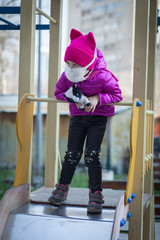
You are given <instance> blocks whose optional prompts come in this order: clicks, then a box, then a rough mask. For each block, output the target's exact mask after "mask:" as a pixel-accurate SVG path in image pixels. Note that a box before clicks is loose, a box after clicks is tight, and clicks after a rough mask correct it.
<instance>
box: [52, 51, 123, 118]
mask: <svg viewBox="0 0 160 240" xmlns="http://www.w3.org/2000/svg"><path fill="white" fill-rule="evenodd" d="M117 82H118V79H117V78H116V77H115V76H114V75H113V73H111V72H110V71H109V70H108V69H107V65H106V63H105V60H104V57H103V55H102V53H101V52H100V51H99V50H98V49H97V61H96V64H95V66H94V69H93V71H92V73H91V74H90V75H89V77H88V78H87V79H85V80H84V81H82V82H78V83H77V86H78V88H79V89H80V90H81V91H82V93H83V94H84V95H85V96H87V97H90V96H93V95H98V96H99V104H98V105H97V106H96V109H95V111H94V112H93V113H92V112H89V113H88V112H85V111H82V110H80V109H78V108H77V106H76V105H75V104H74V103H69V110H70V114H71V115H72V116H79V115H102V116H113V115H114V106H113V105H106V104H108V103H114V102H120V101H122V99H123V98H122V96H121V90H120V88H119V85H118V83H117ZM72 85H73V82H71V81H69V80H68V79H67V77H66V76H65V72H63V73H62V75H61V77H60V79H59V81H58V82H57V84H56V90H55V93H54V95H55V97H56V98H57V99H59V100H63V101H66V102H68V101H67V100H66V98H65V97H64V96H63V95H64V94H65V92H66V91H67V90H68V89H69V88H70V87H71V86H72Z"/></svg>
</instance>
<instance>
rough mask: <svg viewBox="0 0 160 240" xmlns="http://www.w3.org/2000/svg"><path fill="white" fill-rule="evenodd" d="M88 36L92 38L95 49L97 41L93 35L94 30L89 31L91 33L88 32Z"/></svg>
mask: <svg viewBox="0 0 160 240" xmlns="http://www.w3.org/2000/svg"><path fill="white" fill-rule="evenodd" d="M88 37H89V39H90V40H91V43H92V47H93V49H95V48H96V41H95V38H94V36H93V33H92V32H89V33H88Z"/></svg>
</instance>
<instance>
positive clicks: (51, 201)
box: [48, 198, 66, 207]
mask: <svg viewBox="0 0 160 240" xmlns="http://www.w3.org/2000/svg"><path fill="white" fill-rule="evenodd" d="M65 200H66V199H64V200H63V201H62V202H56V201H55V200H54V199H50V198H49V199H48V201H49V202H50V203H52V204H53V205H55V206H58V207H59V206H60V205H62V203H63V202H64V201H65Z"/></svg>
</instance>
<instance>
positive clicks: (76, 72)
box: [65, 50, 96, 83]
mask: <svg viewBox="0 0 160 240" xmlns="http://www.w3.org/2000/svg"><path fill="white" fill-rule="evenodd" d="M95 59H96V50H95V54H94V58H93V60H92V61H91V62H90V63H89V64H88V65H87V66H86V67H77V68H70V67H69V66H68V64H66V67H65V75H66V77H67V78H68V79H69V80H70V81H71V82H74V83H77V82H82V81H84V80H85V79H86V78H87V77H89V75H90V74H91V72H92V70H91V71H90V72H89V73H88V74H87V75H86V76H85V77H84V75H85V71H86V70H87V68H88V67H89V66H91V65H92V63H93V62H94V61H95Z"/></svg>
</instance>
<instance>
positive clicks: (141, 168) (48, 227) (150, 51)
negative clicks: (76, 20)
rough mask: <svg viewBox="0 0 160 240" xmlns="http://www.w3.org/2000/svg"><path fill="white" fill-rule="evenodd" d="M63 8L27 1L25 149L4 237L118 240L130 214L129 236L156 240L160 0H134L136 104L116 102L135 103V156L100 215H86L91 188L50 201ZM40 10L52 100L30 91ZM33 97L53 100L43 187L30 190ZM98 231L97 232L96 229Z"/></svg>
mask: <svg viewBox="0 0 160 240" xmlns="http://www.w3.org/2000/svg"><path fill="white" fill-rule="evenodd" d="M61 7H62V1H59V0H51V14H50V15H51V17H50V16H48V15H46V14H44V12H43V11H41V10H38V9H37V8H36V1H35V0H28V1H25V0H22V1H21V24H20V61H19V62H20V67H19V95H18V96H19V108H18V113H17V124H16V126H17V137H18V141H19V143H20V151H19V158H18V161H17V168H16V176H15V181H14V186H13V188H12V189H10V190H9V191H8V192H7V193H6V194H5V195H4V197H3V198H2V200H1V202H0V221H1V224H0V237H1V239H16V240H18V239H21V238H22V236H23V239H24V240H25V239H43V238H47V239H51V238H52V239H58V238H60V239H63V238H64V237H65V239H90V238H92V239H97V237H98V238H99V239H113V240H114V239H115V240H117V239H118V238H119V233H120V227H121V226H123V225H124V224H125V222H126V221H127V219H129V217H130V216H131V218H130V221H129V239H130V240H133V239H138V240H139V239H140V240H141V239H145V240H147V239H155V233H154V196H153V190H154V189H153V120H154V117H153V116H154V89H155V71H154V68H155V46H156V20H157V19H156V16H157V1H156V0H142V1H138V0H135V33H134V34H135V35H134V36H135V38H134V70H133V102H132V103H117V104H121V105H123V104H124V105H131V106H132V115H131V134H130V146H131V159H130V166H129V173H128V181H127V188H126V191H125V192H124V191H114V190H111V189H104V191H103V195H104V197H105V204H104V209H103V211H102V214H101V215H100V216H99V215H97V216H96V215H87V214H86V208H85V207H86V206H87V203H88V199H87V198H85V197H84V196H88V192H87V191H88V190H87V189H76V188H73V189H72V188H71V190H70V192H69V196H68V200H67V201H66V202H65V204H64V205H63V206H62V207H60V208H59V209H57V208H55V207H53V206H51V205H50V204H49V203H48V200H47V199H48V196H49V195H50V193H51V191H52V189H53V187H54V185H55V183H56V181H57V169H58V156H59V152H58V143H59V112H58V107H59V102H58V101H56V100H55V99H53V91H54V89H55V84H56V82H57V80H58V76H59V70H60V68H59V65H60V64H59V61H60V47H59V43H60V39H61V17H62V16H61ZM36 10H38V11H39V12H40V13H41V14H43V15H45V17H47V18H49V20H50V51H49V82H48V98H47V99H38V98H35V97H34V95H33V94H32V93H33V78H34V77H33V76H34V52H35V51H34V50H35V49H34V48H35V13H36ZM54 19H56V20H54ZM148 26H149V27H148ZM53 43H54V44H53ZM55 59H57V61H55ZM53 63H54V64H53ZM26 93H28V94H26ZM137 98H139V99H140V101H141V102H142V106H141V107H140V108H139V106H137V102H138V101H139V100H138V99H137ZM34 101H47V102H48V109H47V145H46V163H45V186H44V187H42V188H40V189H38V190H36V191H34V192H32V193H31V194H30V186H29V185H30V184H29V183H30V166H31V159H30V146H31V136H32V120H33V107H34ZM52 102H54V103H52ZM138 103H139V102H138ZM53 123H54V125H53ZM132 193H133V194H132ZM81 196H83V198H81ZM135 196H136V198H135V199H134V201H133V202H132V203H131V200H132V198H134V197H135ZM128 212H129V213H128ZM130 214H131V215H130ZM84 223H85V224H84ZM62 225H63V227H61V226H62ZM94 228H95V229H96V230H97V231H93V229H94ZM64 229H65V230H64ZM96 232H97V235H96ZM21 233H22V234H23V235H21Z"/></svg>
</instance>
